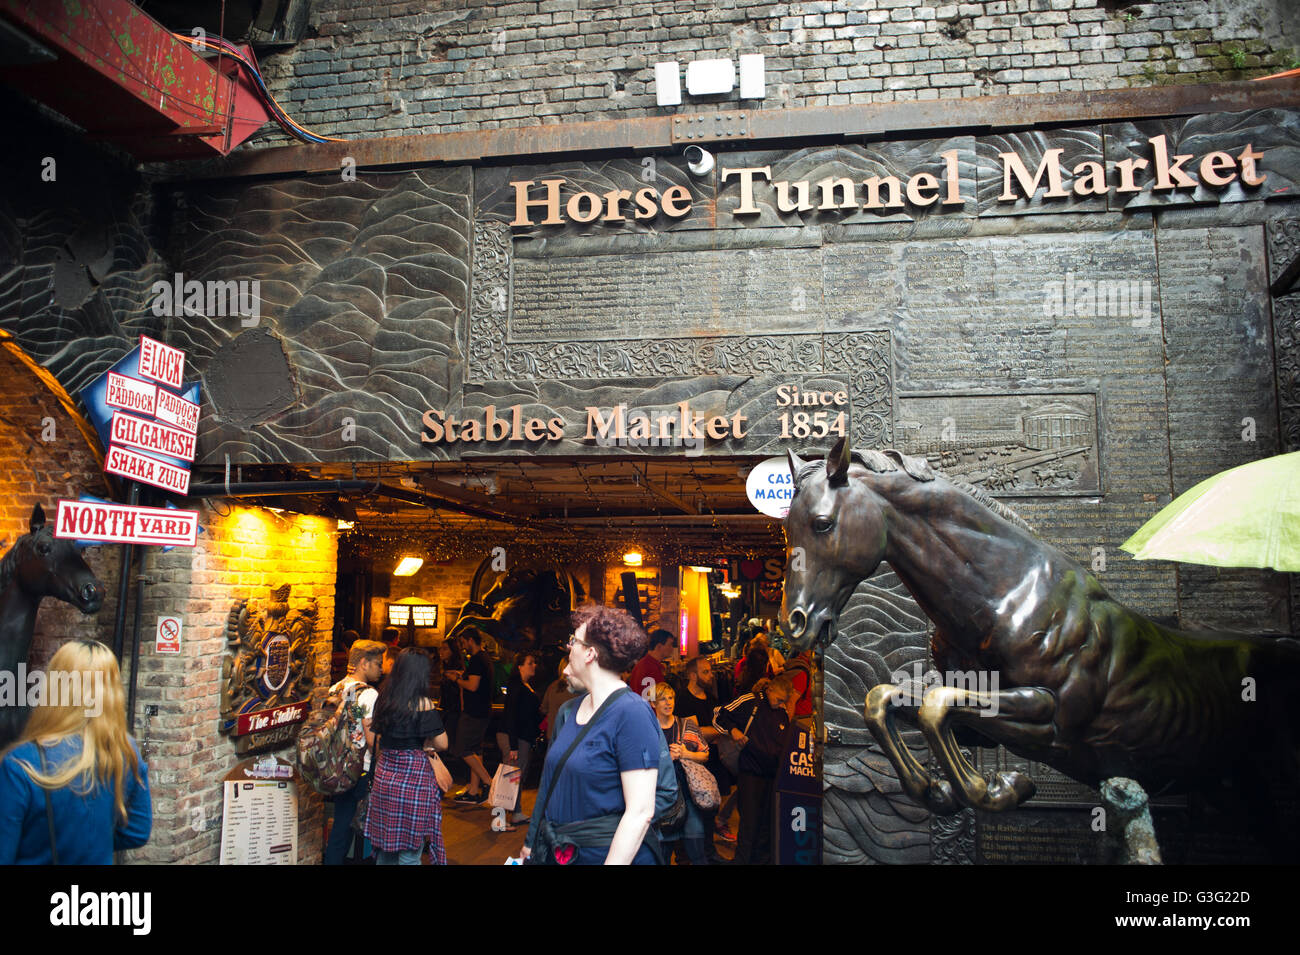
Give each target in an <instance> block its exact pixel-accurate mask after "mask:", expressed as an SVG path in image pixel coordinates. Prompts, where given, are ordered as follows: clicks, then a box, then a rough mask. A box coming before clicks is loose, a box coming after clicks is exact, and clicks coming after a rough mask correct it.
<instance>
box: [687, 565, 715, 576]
mask: <svg viewBox="0 0 1300 955" xmlns="http://www.w3.org/2000/svg"><path fill="white" fill-rule="evenodd" d="M691 570H693V571H695V572H696V573H697V574H711V573H713V568H712V567H701V566H700V565H699V564H692V565H691Z"/></svg>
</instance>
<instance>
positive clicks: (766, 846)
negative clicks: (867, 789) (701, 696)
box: [713, 676, 796, 865]
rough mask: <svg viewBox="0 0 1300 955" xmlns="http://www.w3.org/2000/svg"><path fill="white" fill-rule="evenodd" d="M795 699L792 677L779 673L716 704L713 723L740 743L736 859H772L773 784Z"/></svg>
mask: <svg viewBox="0 0 1300 955" xmlns="http://www.w3.org/2000/svg"><path fill="white" fill-rule="evenodd" d="M795 701H796V695H795V692H794V686H793V685H792V684H791V682H790V680H789V678H787V677H785V676H778V677H777V678H776V679H774V680H770V681H767V683H766V684H760V685H758V686H755V687H754V690H753V692H752V693H746V694H745V695H744V696H739V697H737V698H736V699H735V700H733V701H732V702H731V703H730V704H729V705H727V706H724V707H722V708H721V709H720V710H718V714H717V716H716V717H714V720H713V726H714V728H715V729H717V730H718V732H720V733H726V734H728V735H730V736H731V738H732V739H733V740H734V741H735V742H736V744H737V745H738V746H740V747H742V749H741V751H740V759H739V766H740V778H739V779H738V780H737V782H736V790H737V794H738V801H739V804H740V805H739V810H740V831H739V832H738V833H737V836H736V858H735V864H736V865H770V864H771V863H772V790H773V788H774V787H775V785H776V773H777V770H778V768H779V767H780V764H781V757H782V756H783V755H784V746H785V742H786V730H787V729H788V728H789V726H790V721H791V720H792V719H793V715H792V712H793V707H794V703H795Z"/></svg>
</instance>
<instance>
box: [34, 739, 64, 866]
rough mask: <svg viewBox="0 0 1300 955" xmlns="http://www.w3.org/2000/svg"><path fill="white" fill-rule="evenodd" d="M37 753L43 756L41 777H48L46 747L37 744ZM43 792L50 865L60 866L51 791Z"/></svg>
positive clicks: (43, 788) (43, 790) (43, 789)
mask: <svg viewBox="0 0 1300 955" xmlns="http://www.w3.org/2000/svg"><path fill="white" fill-rule="evenodd" d="M36 751H37V752H39V753H40V754H41V775H42V776H44V775H47V774H48V772H49V770H48V769H46V767H45V747H44V746H42V745H41V744H40V743H37V744H36ZM41 792H43V793H45V822H46V824H47V825H48V826H49V827H50V865H58V864H59V847H58V843H56V842H55V841H54V806H53V804H52V803H51V802H50V791H49V790H48V789H46V788H45V787H44V786H42V787H41Z"/></svg>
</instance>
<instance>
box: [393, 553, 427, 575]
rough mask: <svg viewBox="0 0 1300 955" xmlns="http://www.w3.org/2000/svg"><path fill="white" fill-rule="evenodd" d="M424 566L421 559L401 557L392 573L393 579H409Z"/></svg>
mask: <svg viewBox="0 0 1300 955" xmlns="http://www.w3.org/2000/svg"><path fill="white" fill-rule="evenodd" d="M423 566H424V558H423V557H403V558H402V559H401V561H400V562H399V563H398V565H397V569H396V570H395V571H393V576H394V577H410V576H412V575H413V574H414V573H415V572H416V571H417V570H419V569H420V568H421V567H423Z"/></svg>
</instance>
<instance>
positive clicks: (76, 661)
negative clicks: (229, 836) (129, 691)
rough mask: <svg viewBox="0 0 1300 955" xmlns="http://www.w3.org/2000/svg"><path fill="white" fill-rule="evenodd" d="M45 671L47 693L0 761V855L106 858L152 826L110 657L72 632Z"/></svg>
mask: <svg viewBox="0 0 1300 955" xmlns="http://www.w3.org/2000/svg"><path fill="white" fill-rule="evenodd" d="M46 677H47V680H46V693H45V699H44V700H42V701H41V702H40V705H38V706H34V707H33V708H32V713H31V718H30V719H29V720H28V721H27V726H26V728H25V729H24V730H23V732H22V735H21V736H20V737H19V738H18V741H17V742H15V743H14V744H13V745H12V746H10V747H9V749H8V750H6V751H5V753H4V759H3V760H2V761H0V865H12V864H15V863H28V864H37V865H48V864H50V863H54V864H56V865H111V864H112V862H113V853H114V851H116V850H118V849H135V848H138V847H139V846H142V845H144V844H145V843H146V842H148V841H149V832H150V830H151V829H152V827H153V808H152V806H151V804H150V801H149V775H148V767H146V766H145V763H144V760H142V759H141V758H140V751H139V748H138V747H137V746H136V743H135V740H133V739H132V738H131V737H130V736H129V735H128V734H127V731H126V702H125V694H124V693H123V691H122V676H121V674H120V672H119V671H118V668H117V660H116V658H115V657H114V656H113V653H112V651H111V650H109V649H108V647H106V646H104V645H103V644H102V643H99V642H97V641H95V640H70V641H68V642H67V643H65V644H64V645H63V646H61V647H60V648H59V650H58V652H57V653H55V654H54V658H53V659H52V660H50V665H49V667H48V668H47V672H46Z"/></svg>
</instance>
